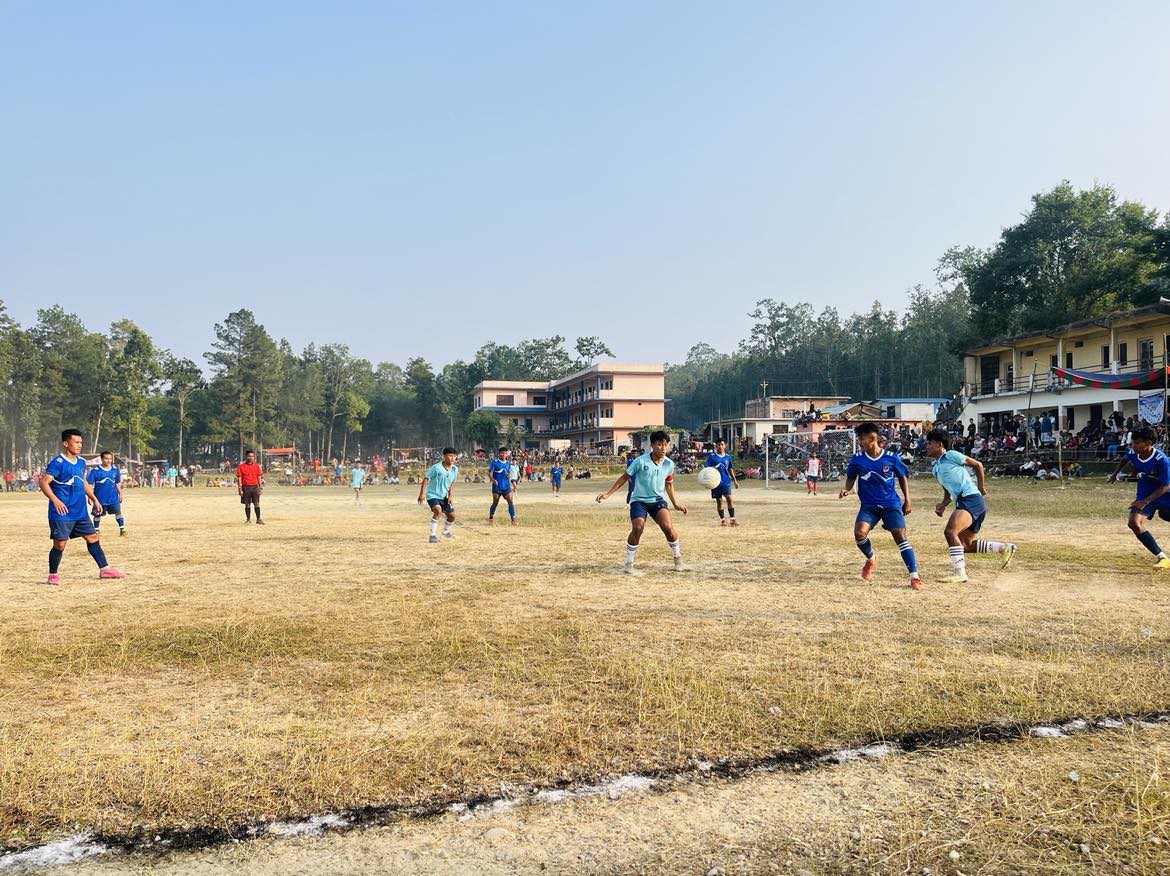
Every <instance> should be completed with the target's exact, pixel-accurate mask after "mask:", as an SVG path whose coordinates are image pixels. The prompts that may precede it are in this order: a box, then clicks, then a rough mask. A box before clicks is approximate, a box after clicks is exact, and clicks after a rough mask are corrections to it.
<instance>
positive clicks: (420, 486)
mask: <svg viewBox="0 0 1170 876" xmlns="http://www.w3.org/2000/svg"><path fill="white" fill-rule="evenodd" d="M426 488H427V476H426V475H423V479H422V480H421V481H419V484H418V503H419V504H420V505H421V504H422V502H423V493H424V492H425V491H426Z"/></svg>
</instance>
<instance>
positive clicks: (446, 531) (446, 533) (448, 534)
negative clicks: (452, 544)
mask: <svg viewBox="0 0 1170 876" xmlns="http://www.w3.org/2000/svg"><path fill="white" fill-rule="evenodd" d="M454 537H455V533H453V532H452V531H451V530H449V529H444V530H443V538H454Z"/></svg>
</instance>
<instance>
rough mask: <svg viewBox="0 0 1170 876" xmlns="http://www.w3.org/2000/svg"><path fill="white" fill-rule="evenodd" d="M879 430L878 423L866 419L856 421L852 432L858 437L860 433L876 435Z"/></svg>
mask: <svg viewBox="0 0 1170 876" xmlns="http://www.w3.org/2000/svg"><path fill="white" fill-rule="evenodd" d="M880 432H881V429H879V428H878V424H877V423H875V422H873V421H872V420H866V421H865V422H864V423H858V424H857V425H856V426H854V427H853V434H854V435H856V436H857V437H858V438H860V437H861V436H862V435H877V434H879V433H880Z"/></svg>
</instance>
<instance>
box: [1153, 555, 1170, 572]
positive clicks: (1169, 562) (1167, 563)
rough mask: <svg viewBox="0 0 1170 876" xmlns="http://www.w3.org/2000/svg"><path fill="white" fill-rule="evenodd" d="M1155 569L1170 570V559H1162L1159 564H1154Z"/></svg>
mask: <svg viewBox="0 0 1170 876" xmlns="http://www.w3.org/2000/svg"><path fill="white" fill-rule="evenodd" d="M1154 568H1155V569H1170V557H1162V559H1160V560H1158V562H1156V563H1154Z"/></svg>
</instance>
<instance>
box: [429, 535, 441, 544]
mask: <svg viewBox="0 0 1170 876" xmlns="http://www.w3.org/2000/svg"><path fill="white" fill-rule="evenodd" d="M427 542H428V543H429V544H438V543H439V537H438V536H437V535H432V536H430V537H429V538H428V539H427Z"/></svg>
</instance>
